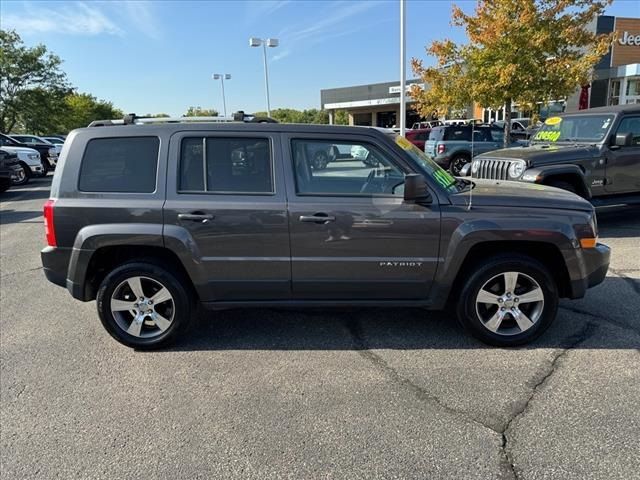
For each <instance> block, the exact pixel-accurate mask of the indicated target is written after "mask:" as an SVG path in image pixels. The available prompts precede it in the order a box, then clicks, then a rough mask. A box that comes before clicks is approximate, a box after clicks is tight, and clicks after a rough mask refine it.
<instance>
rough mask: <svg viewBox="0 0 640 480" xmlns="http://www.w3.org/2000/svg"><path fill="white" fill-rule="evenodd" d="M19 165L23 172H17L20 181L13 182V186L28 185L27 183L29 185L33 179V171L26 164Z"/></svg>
mask: <svg viewBox="0 0 640 480" xmlns="http://www.w3.org/2000/svg"><path fill="white" fill-rule="evenodd" d="M18 165H19V166H20V168H21V170H18V171H17V172H16V174H17V175H18V177H19V179H18V180H13V182H12V184H13V185H26V184H27V183H29V179H30V178H31V169H30V168H29V166H28V165H27V164H26V163H24V162H20V163H19V164H18Z"/></svg>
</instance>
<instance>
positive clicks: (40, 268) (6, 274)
mask: <svg viewBox="0 0 640 480" xmlns="http://www.w3.org/2000/svg"><path fill="white" fill-rule="evenodd" d="M36 270H42V267H35V268H28V269H26V270H20V271H19V272H11V273H5V274H4V275H0V278H6V277H11V276H12V275H20V274H22V273H29V272H35V271H36Z"/></svg>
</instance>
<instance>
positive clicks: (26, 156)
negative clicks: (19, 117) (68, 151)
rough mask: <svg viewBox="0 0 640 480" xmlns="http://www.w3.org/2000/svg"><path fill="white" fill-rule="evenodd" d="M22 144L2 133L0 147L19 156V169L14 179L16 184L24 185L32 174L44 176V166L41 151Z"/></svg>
mask: <svg viewBox="0 0 640 480" xmlns="http://www.w3.org/2000/svg"><path fill="white" fill-rule="evenodd" d="M16 145H22V144H21V143H18V142H16V141H15V140H13V139H12V138H9V137H7V136H6V135H2V134H0V147H1V148H2V149H3V150H4V151H5V152H9V153H13V154H15V155H16V156H17V157H18V166H19V170H18V171H17V172H16V175H15V178H14V180H13V184H14V185H24V184H25V183H28V182H29V179H30V178H31V177H32V176H36V177H40V176H42V172H43V166H42V159H41V157H40V153H38V151H37V150H35V149H33V148H28V147H20V146H16Z"/></svg>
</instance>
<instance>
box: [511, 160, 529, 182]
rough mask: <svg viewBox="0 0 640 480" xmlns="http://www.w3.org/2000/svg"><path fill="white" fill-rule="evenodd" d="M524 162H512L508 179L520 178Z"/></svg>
mask: <svg viewBox="0 0 640 480" xmlns="http://www.w3.org/2000/svg"><path fill="white" fill-rule="evenodd" d="M524 167H525V165H524V162H522V161H519V162H513V163H512V164H511V165H510V166H509V177H511V178H520V177H521V176H522V174H523V173H524Z"/></svg>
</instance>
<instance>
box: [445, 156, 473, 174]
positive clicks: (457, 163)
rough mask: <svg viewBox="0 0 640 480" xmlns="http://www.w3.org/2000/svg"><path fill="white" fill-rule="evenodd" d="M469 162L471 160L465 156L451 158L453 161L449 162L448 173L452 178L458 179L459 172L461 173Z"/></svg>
mask: <svg viewBox="0 0 640 480" xmlns="http://www.w3.org/2000/svg"><path fill="white" fill-rule="evenodd" d="M470 161H471V160H469V158H468V157H466V156H465V155H458V156H456V157H453V159H452V160H451V164H450V165H449V171H450V172H451V174H452V175H453V176H454V177H459V176H460V172H461V171H462V169H463V168H464V166H465V165H466V164H467V163H469V162H470Z"/></svg>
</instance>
